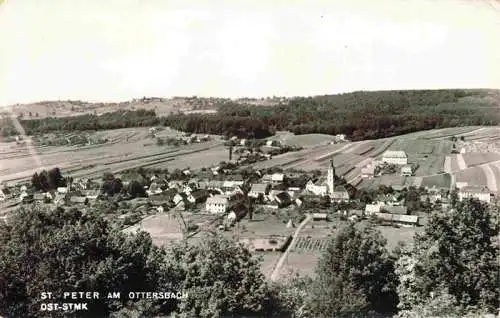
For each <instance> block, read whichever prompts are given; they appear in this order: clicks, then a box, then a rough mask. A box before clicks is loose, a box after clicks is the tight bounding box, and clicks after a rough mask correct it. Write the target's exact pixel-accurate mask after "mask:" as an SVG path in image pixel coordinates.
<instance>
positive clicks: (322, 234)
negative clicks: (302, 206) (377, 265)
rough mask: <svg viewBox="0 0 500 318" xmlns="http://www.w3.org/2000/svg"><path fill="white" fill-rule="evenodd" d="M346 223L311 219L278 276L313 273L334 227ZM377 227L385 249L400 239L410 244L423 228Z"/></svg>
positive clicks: (360, 224) (283, 278)
mask: <svg viewBox="0 0 500 318" xmlns="http://www.w3.org/2000/svg"><path fill="white" fill-rule="evenodd" d="M346 224H347V222H344V221H333V222H320V221H313V222H310V223H309V224H308V225H306V227H305V228H304V229H303V231H302V232H301V233H300V237H299V239H298V241H297V244H296V245H295V247H294V248H293V250H292V251H291V252H290V253H289V254H288V257H287V259H286V261H285V263H284V264H283V267H282V268H281V270H280V276H279V278H280V279H282V280H285V279H286V278H287V277H289V276H290V275H292V274H299V275H308V276H311V275H314V270H315V267H316V264H317V262H318V260H319V258H320V257H321V254H322V253H323V252H324V251H325V249H326V247H327V244H328V241H329V236H331V235H334V233H335V231H337V230H336V229H338V228H341V227H342V226H345V225H346ZM364 224H366V223H365V221H364V222H360V223H357V226H363V225H364ZM377 229H378V230H379V231H380V232H381V233H382V235H383V236H384V238H385V239H386V240H387V249H388V250H389V251H392V250H394V248H395V247H396V246H397V244H398V242H400V241H402V242H404V243H405V244H407V245H412V244H413V236H414V234H415V233H417V232H421V231H422V230H423V228H422V227H417V228H394V227H391V226H378V227H377ZM269 258H271V259H272V256H269ZM272 260H274V259H272Z"/></svg>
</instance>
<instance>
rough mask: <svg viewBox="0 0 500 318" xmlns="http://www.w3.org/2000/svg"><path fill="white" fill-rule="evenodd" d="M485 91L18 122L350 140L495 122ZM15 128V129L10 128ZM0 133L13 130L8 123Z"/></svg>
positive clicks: (40, 127)
mask: <svg viewBox="0 0 500 318" xmlns="http://www.w3.org/2000/svg"><path fill="white" fill-rule="evenodd" d="M488 94H489V91H483V90H407V91H374V92H353V93H345V94H337V95H325V96H315V97H297V98H291V99H288V100H287V101H286V102H283V103H280V104H278V105H276V106H254V105H250V104H244V103H242V102H224V103H220V104H217V103H215V104H214V107H217V109H218V110H217V113H215V114H171V115H169V116H166V117H157V116H156V114H155V112H154V111H152V110H150V111H148V110H136V111H117V112H112V113H107V114H104V115H101V116H97V115H80V116H75V117H62V118H61V117H59V118H43V119H31V120H21V125H22V126H23V127H24V129H25V130H26V132H27V133H28V134H30V135H31V134H35V133H44V132H51V131H75V130H103V129H116V128H126V127H145V126H153V125H165V126H170V127H172V128H175V129H178V130H181V131H185V132H191V133H206V134H219V135H227V136H239V137H244V138H265V137H268V136H271V135H272V134H274V133H275V131H277V130H288V131H291V132H293V133H295V134H299V135H300V134H309V133H324V134H345V135H346V136H347V137H348V138H350V139H352V140H362V139H375V138H383V137H390V136H395V135H400V134H406V133H410V132H415V131H420V130H426V129H435V128H446V127H456V126H468V125H498V124H500V114H499V113H498V111H497V107H498V105H494V103H493V102H490V101H488V98H487V97H488ZM14 132H15V131H14ZM2 133H3V134H4V135H5V134H7V135H8V134H12V133H13V130H12V129H9V128H8V127H7V126H5V128H3V130H2Z"/></svg>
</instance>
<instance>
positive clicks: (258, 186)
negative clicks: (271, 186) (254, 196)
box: [250, 183, 268, 193]
mask: <svg viewBox="0 0 500 318" xmlns="http://www.w3.org/2000/svg"><path fill="white" fill-rule="evenodd" d="M267 188H268V185H267V184H265V183H254V184H252V188H251V189H250V192H257V193H264V192H266V190H267Z"/></svg>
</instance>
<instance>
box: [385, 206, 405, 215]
mask: <svg viewBox="0 0 500 318" xmlns="http://www.w3.org/2000/svg"><path fill="white" fill-rule="evenodd" d="M380 212H381V213H390V214H407V213H408V208H407V207H405V206H395V205H382V206H381V207H380Z"/></svg>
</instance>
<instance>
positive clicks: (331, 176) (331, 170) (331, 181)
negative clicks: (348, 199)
mask: <svg viewBox="0 0 500 318" xmlns="http://www.w3.org/2000/svg"><path fill="white" fill-rule="evenodd" d="M327 183H328V192H329V194H330V195H332V194H333V192H334V191H335V165H334V163H333V159H330V166H329V167H328V176H327Z"/></svg>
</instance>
